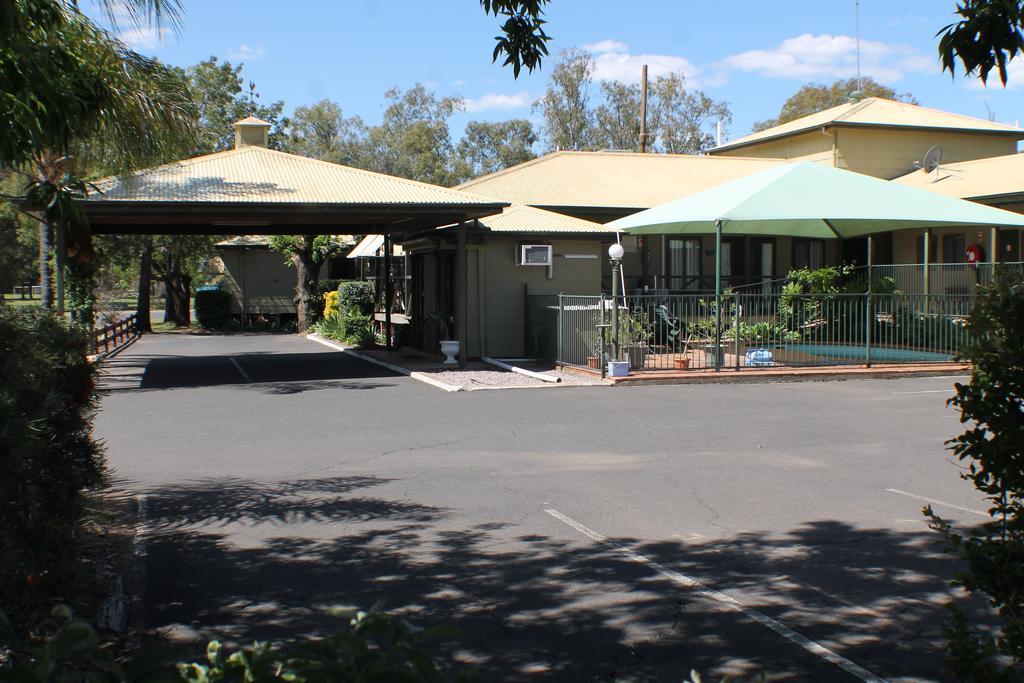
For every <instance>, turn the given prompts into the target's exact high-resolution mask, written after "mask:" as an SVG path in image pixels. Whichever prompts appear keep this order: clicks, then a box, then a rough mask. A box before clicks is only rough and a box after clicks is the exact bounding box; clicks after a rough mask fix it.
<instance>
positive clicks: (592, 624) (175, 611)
mask: <svg viewBox="0 0 1024 683" xmlns="http://www.w3.org/2000/svg"><path fill="white" fill-rule="evenodd" d="M390 481H392V480H388V479H382V478H377V477H332V478H327V479H304V480H298V481H293V482H285V483H281V484H275V485H263V484H257V483H254V482H250V481H246V480H237V479H233V480H221V481H203V482H197V483H195V484H193V485H184V486H175V487H168V488H164V489H159V490H153V491H150V501H151V503H150V505H151V510H152V515H151V517H150V519H149V528H150V532H151V535H150V537H149V541H148V547H149V558H150V559H149V563H148V565H149V577H148V586H149V588H148V592H147V596H146V602H147V624H146V626H147V627H149V628H159V627H162V626H165V625H170V624H180V625H184V626H186V627H189V628H191V629H194V630H195V631H197V632H198V633H200V634H201V635H202V636H203V637H214V636H215V637H220V638H224V639H227V640H238V641H242V642H248V641H251V640H252V639H253V638H261V639H274V640H279V641H280V640H285V639H288V638H293V637H296V636H299V635H302V634H326V633H330V632H332V631H334V630H336V629H337V628H338V627H339V622H338V621H337V620H336V618H334V617H331V616H329V615H327V614H326V613H325V612H324V611H323V610H324V608H326V607H330V606H338V605H351V606H358V607H361V608H368V607H370V606H372V605H373V604H375V603H377V602H379V601H383V602H384V604H385V605H386V606H387V607H388V608H391V609H392V610H393V611H395V612H397V613H399V614H401V615H402V616H405V617H406V618H409V619H410V620H412V621H413V622H414V623H417V624H419V625H421V626H431V625H437V624H451V625H455V626H458V627H459V628H461V629H462V630H463V636H462V637H461V638H460V639H459V640H457V641H456V642H454V643H452V644H450V645H448V646H445V647H441V648H437V651H444V652H447V653H448V654H447V655H446V657H447V662H448V664H449V665H450V666H453V668H465V666H466V665H467V663H468V664H469V665H471V666H473V667H475V668H477V669H479V670H480V671H481V673H482V674H483V675H484V676H485V677H487V678H490V679H493V680H517V679H523V678H529V677H536V676H540V677H543V678H554V679H558V680H645V681H646V680H665V681H679V680H682V679H683V677H684V676H685V675H686V674H687V673H688V672H689V671H690V670H691V669H698V670H700V671H703V672H706V673H714V674H719V675H720V674H723V673H730V674H733V675H752V674H754V673H757V672H764V673H766V674H768V676H769V679H775V678H779V679H785V678H789V679H793V678H798V679H801V680H844V679H847V678H849V676H847V674H845V673H843V672H842V671H841V670H840V669H838V668H837V667H836V666H834V665H832V664H829V663H827V662H825V661H824V660H823V659H821V658H819V657H816V656H814V655H811V654H809V653H808V652H806V651H805V650H804V649H801V648H800V647H798V646H797V645H795V644H793V643H791V642H789V641H787V640H784V639H783V638H782V637H781V636H779V635H778V634H776V633H774V632H772V631H771V630H769V629H768V628H766V627H765V626H764V625H762V624H760V623H757V622H755V621H753V620H752V619H750V618H749V616H747V615H743V614H740V613H738V612H737V611H735V610H733V609H730V608H729V607H727V606H726V605H723V604H722V603H720V602H716V601H714V600H712V599H709V598H707V597H706V596H701V595H698V593H697V592H696V591H694V590H693V589H692V588H686V587H684V586H682V585H679V584H678V583H673V582H672V581H670V580H668V579H666V578H665V577H664V576H662V575H660V574H658V573H657V572H656V571H654V570H653V569H652V568H651V567H650V566H649V565H645V564H641V563H638V562H636V561H633V560H631V559H629V558H628V557H627V556H626V555H624V554H622V553H621V552H619V551H617V550H615V548H614V547H611V546H609V545H606V544H601V543H596V542H593V541H591V540H590V539H588V538H585V537H582V536H579V537H575V536H574V534H575V532H574V531H572V530H569V529H568V528H566V533H565V534H559V535H558V537H554V536H548V535H542V534H538V533H533V532H534V531H536V529H537V528H546V529H550V528H552V527H551V524H550V523H548V522H550V521H551V520H547V518H546V516H545V515H544V513H543V512H538V514H539V515H541V519H538V518H536V517H534V518H532V519H531V518H528V519H529V520H530V521H528V522H524V524H529V525H530V528H529V531H530V532H529V533H523V532H522V531H521V530H520V529H519V527H518V525H509V524H505V523H500V522H493V523H487V524H480V525H475V526H468V527H465V526H463V527H460V526H459V524H458V517H457V516H456V515H455V513H454V512H453V511H451V510H447V509H443V508H437V507H432V506H427V505H420V504H417V503H413V502H410V501H408V500H405V499H402V500H395V499H391V498H384V497H373V496H371V495H368V494H369V491H368V489H373V488H374V487H378V486H381V485H383V484H387V483H389V482H390ZM268 524H269V525H275V526H277V527H279V529H271V530H270V531H269V532H268V531H267V529H266V527H264V528H263V538H262V539H261V540H260V541H259V542H253V543H248V542H239V538H240V536H239V534H238V532H237V526H233V527H232V533H233V536H232V541H231V542H230V543H229V542H228V540H227V535H228V530H223V533H222V530H221V529H219V528H218V527H222V526H226V525H253V526H256V525H261V526H262V525H268ZM326 524H331V525H332V526H331V527H326V526H324V525H326ZM556 524H557V522H556ZM289 525H295V526H293V527H291V528H289ZM566 539H568V540H566ZM612 540H613V542H614V543H615V544H620V545H621V546H624V547H628V548H629V549H631V550H633V551H634V552H637V553H640V554H642V555H644V556H645V557H647V558H650V559H651V560H653V561H655V562H658V563H660V564H661V565H663V566H664V567H668V568H670V569H672V570H675V571H677V572H680V573H681V574H684V575H687V576H690V577H694V578H696V579H698V580H700V581H701V582H703V583H704V584H705V585H707V586H708V587H709V588H712V589H715V590H720V591H725V592H727V593H728V594H730V595H732V596H734V597H736V598H737V599H740V600H742V601H743V602H744V603H745V604H747V605H749V606H751V607H755V608H756V609H758V610H760V611H761V612H762V613H764V614H766V615H768V616H769V617H771V618H773V619H776V620H778V621H780V622H782V623H784V624H786V625H787V626H789V627H791V628H793V629H795V630H796V631H797V632H799V633H801V634H802V635H804V636H806V637H808V638H811V639H813V640H815V641H817V642H819V643H821V644H823V645H825V646H826V647H829V648H831V649H834V650H835V651H837V652H839V653H840V654H841V655H842V656H844V657H846V658H848V659H850V660H852V661H853V662H856V663H857V664H859V665H861V666H863V667H865V668H866V669H868V670H869V671H872V672H873V673H875V674H878V675H881V676H886V677H899V676H906V677H914V678H919V679H948V678H950V676H949V674H948V673H946V672H945V669H944V665H943V661H942V642H943V641H942V636H941V627H942V623H943V621H944V619H945V610H944V609H943V607H942V605H943V603H944V601H945V600H946V598H947V596H949V595H951V589H950V588H949V587H948V579H949V577H950V574H951V572H952V569H953V567H952V563H951V560H950V559H949V556H948V555H947V554H946V553H945V552H944V551H943V549H942V548H941V547H939V546H937V544H936V543H935V536H934V535H933V534H932V533H931V532H929V531H928V530H927V529H926V528H925V527H924V525H923V524H922V526H921V528H920V529H915V530H911V531H908V532H906V533H902V532H894V531H892V530H890V529H861V528H856V527H853V526H850V525H848V524H846V523H843V522H838V521H820V522H815V523H811V524H806V525H803V526H801V527H798V528H796V529H793V530H790V531H789V532H787V533H784V534H763V533H744V534H740V535H737V536H735V537H733V538H730V539H727V540H721V541H703V542H684V541H680V540H677V539H673V540H667V539H666V540H662V541H659V542H649V541H641V540H637V539H633V538H615V539H612Z"/></svg>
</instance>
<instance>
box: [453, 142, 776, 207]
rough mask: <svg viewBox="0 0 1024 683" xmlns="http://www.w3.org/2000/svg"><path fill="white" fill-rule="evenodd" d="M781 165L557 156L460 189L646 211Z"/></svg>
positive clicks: (524, 200) (622, 155)
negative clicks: (728, 181) (734, 179)
mask: <svg viewBox="0 0 1024 683" xmlns="http://www.w3.org/2000/svg"><path fill="white" fill-rule="evenodd" d="M779 163H782V162H780V161H778V160H774V159H744V158H736V157H721V158H717V157H705V156H694V155H686V154H640V153H634V152H553V153H551V154H546V155H545V156H542V157H539V158H537V159H533V160H532V161H527V162H526V163H522V164H519V165H518V166H512V167H511V168H506V169H504V170H502V171H498V172H497V173H492V174H490V175H485V176H482V177H480V178H477V179H475V180H470V181H468V182H466V183H463V184H462V185H459V186H458V187H457V189H460V190H466V191H469V192H473V193H475V194H480V195H485V196H488V197H494V198H495V199H499V200H502V201H508V202H512V203H513V204H528V205H532V206H564V207H600V208H625V209H647V208H650V207H652V206H657V205H658V204H663V203H665V202H667V201H671V200H673V199H677V198H679V197H682V196H684V195H687V194H692V193H694V192H698V191H700V190H704V189H707V188H709V187H712V186H714V185H717V184H719V183H722V182H725V181H727V180H732V179H733V178H739V177H741V176H744V175H747V174H748V173H756V172H757V171H763V170H764V169H766V168H770V167H772V166H775V165H777V164H779Z"/></svg>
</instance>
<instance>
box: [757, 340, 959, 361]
mask: <svg viewBox="0 0 1024 683" xmlns="http://www.w3.org/2000/svg"><path fill="white" fill-rule="evenodd" d="M782 348H783V349H784V350H785V351H787V352H793V353H795V354H805V355H807V356H811V357H812V359H814V360H817V362H821V361H822V360H824V361H825V362H826V363H830V362H831V363H851V362H853V363H856V362H863V360H864V347H863V346H856V345H853V344H786V345H785V346H783V347H782ZM776 360H781V359H778V358H777V359H776ZM871 360H872V361H873V362H876V363H946V362H949V361H952V360H954V358H953V356H951V355H949V354H946V353H935V352H933V351H917V350H914V349H892V348H887V347H884V346H873V347H871Z"/></svg>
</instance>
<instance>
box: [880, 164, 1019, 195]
mask: <svg viewBox="0 0 1024 683" xmlns="http://www.w3.org/2000/svg"><path fill="white" fill-rule="evenodd" d="M892 182H894V183H900V184H902V185H909V186H911V187H919V188H921V189H923V190H931V191H933V192H938V193H940V194H944V195H947V196H949V197H958V198H960V199H984V198H985V197H997V196H1003V195H1013V194H1024V154H1008V155H1006V156H1002V157H992V158H989V159H975V160H974V161H958V162H956V163H951V164H940V165H939V167H938V168H937V169H935V170H934V171H932V172H931V173H925V172H924V169H921V170H919V171H914V172H913V173H908V174H907V175H905V176H902V177H899V178H896V179H895V180H893V181H892Z"/></svg>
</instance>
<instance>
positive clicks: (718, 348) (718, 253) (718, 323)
mask: <svg viewBox="0 0 1024 683" xmlns="http://www.w3.org/2000/svg"><path fill="white" fill-rule="evenodd" d="M721 368H722V221H721V220H716V221H715V372H718V371H719V370H720V369H721Z"/></svg>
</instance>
